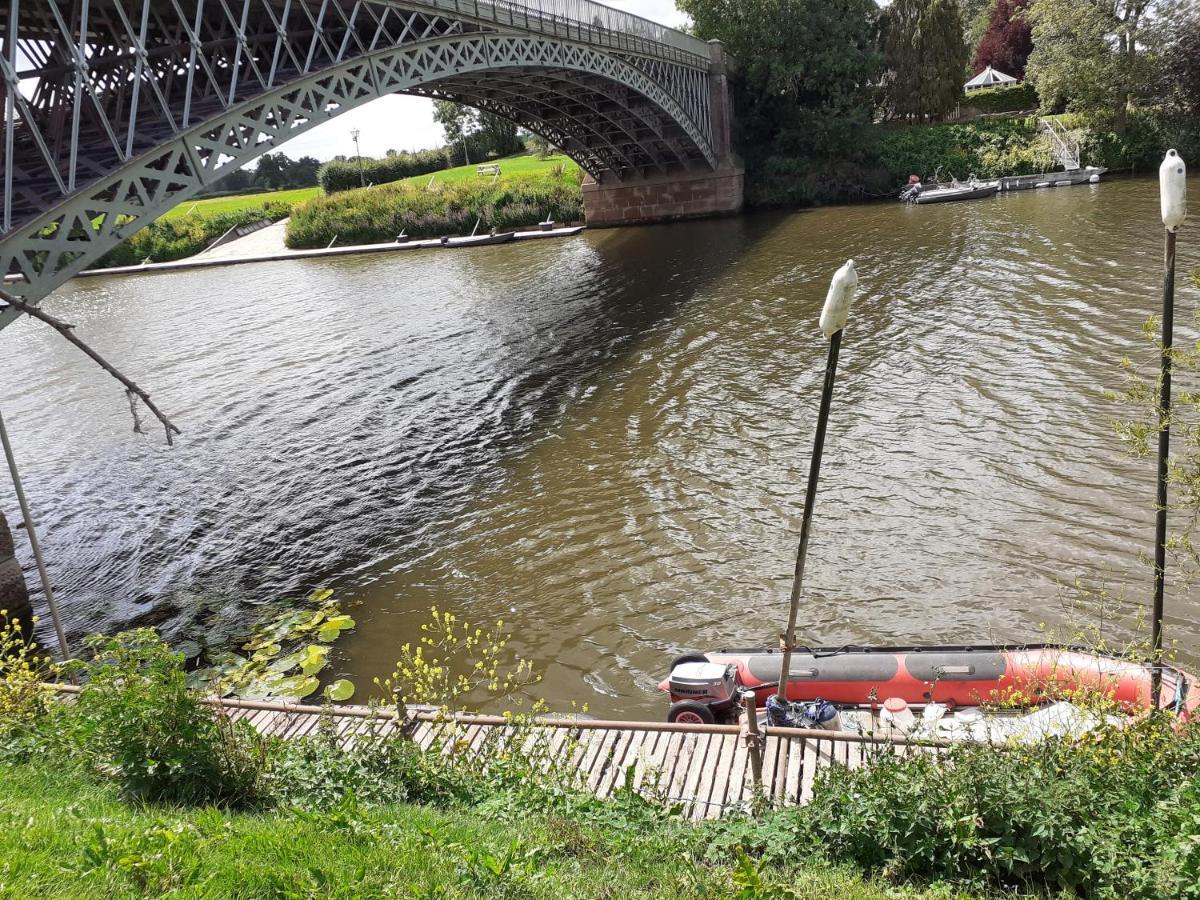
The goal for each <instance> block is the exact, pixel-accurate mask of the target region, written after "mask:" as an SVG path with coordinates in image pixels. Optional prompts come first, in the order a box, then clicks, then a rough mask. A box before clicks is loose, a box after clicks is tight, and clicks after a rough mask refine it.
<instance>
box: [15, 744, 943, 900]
mask: <svg viewBox="0 0 1200 900" xmlns="http://www.w3.org/2000/svg"><path fill="white" fill-rule="evenodd" d="M514 847H515V848H516V849H515V851H513V848H514ZM510 851H513V852H512V859H511V860H510V862H509V863H508V866H507V869H505V868H504V865H503V861H504V858H505V856H506V855H508V854H509V853H510ZM666 851H667V848H666V847H663V846H661V845H660V844H658V843H656V842H654V841H644V842H640V843H639V842H631V841H630V839H629V836H627V835H621V834H614V833H612V832H611V831H609V830H607V829H605V828H603V827H596V826H584V827H580V826H579V825H578V824H577V823H574V822H571V821H569V820H566V819H561V818H556V817H554V816H547V815H543V814H540V813H538V812H535V811H530V814H529V815H527V816H524V817H522V818H521V819H520V820H519V821H516V822H514V821H513V820H509V819H505V820H498V819H489V818H485V817H481V816H479V815H478V814H477V813H476V812H475V811H474V810H471V809H467V808H460V809H449V810H447V809H433V808H427V807H419V806H413V805H388V806H382V807H376V808H371V809H361V810H357V811H356V812H355V814H354V815H353V816H348V815H345V814H344V813H342V814H340V813H339V812H338V811H333V812H327V813H308V812H304V811H297V810H279V809H276V810H270V811H263V812H243V813H233V812H229V811H226V810H221V809H217V808H213V807H200V808H172V807H154V806H146V805H141V806H137V805H129V804H126V803H124V802H122V801H121V800H119V799H118V797H117V795H116V791H115V789H114V788H113V787H112V786H111V785H104V784H97V783H95V782H94V781H93V780H91V779H88V778H86V777H85V776H84V775H82V774H76V773H74V772H72V771H70V770H69V769H68V770H67V771H64V770H63V767H61V766H56V767H54V768H53V769H52V768H51V767H49V766H46V765H39V764H35V763H25V764H16V765H0V897H14V898H15V897H21V898H33V897H112V898H123V897H145V896H163V895H167V894H169V895H170V896H172V897H206V898H209V897H211V898H218V897H221V898H224V897H229V898H243V897H244V898H251V897H253V898H266V897H347V898H349V897H354V898H359V897H480V896H505V897H548V898H549V897H555V898H557V897H611V898H625V897H655V898H673V897H678V898H692V897H728V896H734V895H736V894H737V892H738V891H740V890H741V888H740V887H739V886H738V885H737V884H736V882H735V880H734V874H733V872H732V871H731V870H730V869H729V868H728V867H714V866H709V865H703V864H698V863H697V862H696V861H695V860H694V859H693V858H691V857H690V856H688V855H685V854H680V853H678V852H666ZM489 857H490V858H491V861H489ZM496 869H500V870H502V871H500V872H497V871H496ZM788 875H789V882H790V884H791V887H792V889H793V890H795V891H796V896H798V897H812V898H825V897H828V896H830V895H831V894H833V893H835V892H836V894H837V896H838V897H839V898H840V900H872V898H882V897H889V896H891V897H894V896H913V897H916V896H923V895H922V894H919V893H914V892H909V891H897V890H896V889H894V888H893V889H885V888H883V887H880V886H876V885H873V884H871V883H868V882H865V881H863V880H862V879H860V878H858V877H857V876H853V875H850V874H847V873H844V872H841V871H839V870H833V869H823V868H809V869H805V870H803V871H801V872H795V871H793V872H790V873H788ZM774 880H775V881H776V882H777V879H774ZM764 890H768V889H764ZM749 896H762V897H766V896H780V894H778V893H755V894H750V895H749ZM925 896H943V897H944V896H947V895H946V894H944V893H942V894H937V895H925Z"/></svg>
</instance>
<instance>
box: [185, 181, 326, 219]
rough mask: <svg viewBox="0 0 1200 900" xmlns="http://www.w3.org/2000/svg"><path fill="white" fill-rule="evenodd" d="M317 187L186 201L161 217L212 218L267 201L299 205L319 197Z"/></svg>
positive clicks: (251, 207) (250, 207) (319, 192)
mask: <svg viewBox="0 0 1200 900" xmlns="http://www.w3.org/2000/svg"><path fill="white" fill-rule="evenodd" d="M320 195H321V189H320V188H319V187H307V188H296V189H295V190H294V191H266V192H264V193H261V194H235V195H233V196H232V197H209V198H208V199H205V200H188V201H187V202H186V203H180V204H179V205H178V206H176V207H175V208H174V209H173V210H171V211H170V212H169V213H167V214H166V215H165V216H163V218H164V219H177V218H180V217H182V216H187V215H193V214H194V215H200V216H213V215H216V214H218V213H226V212H239V211H241V210H243V209H254V207H256V206H262V205H263V204H264V203H266V202H267V201H269V200H277V201H282V202H284V203H301V202H303V201H305V200H311V199H312V198H313V197H319V196H320Z"/></svg>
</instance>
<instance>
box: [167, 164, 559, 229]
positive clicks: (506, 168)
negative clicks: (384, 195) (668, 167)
mask: <svg viewBox="0 0 1200 900" xmlns="http://www.w3.org/2000/svg"><path fill="white" fill-rule="evenodd" d="M498 164H499V166H500V171H501V174H500V180H501V181H503V180H504V179H506V178H508V177H510V176H517V175H540V174H543V173H548V172H551V171H553V170H554V169H555V167H557V166H563V167H565V171H566V174H568V175H570V174H571V173H573V172H575V171H578V169H579V166H578V164H577V163H575V162H574V161H573V160H572V159H571V158H570V157H567V156H549V157H547V158H546V159H538V158H537V157H536V156H510V157H508V158H507V159H502V160H499V161H498ZM476 169H477V165H474V164H473V165H469V166H459V167H458V168H456V169H444V170H442V171H441V172H434V173H432V174H431V175H417V176H416V177H414V178H406V179H404V180H403V181H400V182H395V183H397V184H428V183H429V179H430V178H433V179H435V180H437V181H445V182H461V181H470V180H478V181H479V182H480V183H481V184H483V183H487V182H489V181H491V176H487V175H480V174H478V173H477V172H476ZM319 196H321V189H320V188H319V187H309V188H297V189H296V190H293V191H267V192H265V193H261V194H237V195H234V196H232V197H211V198H209V199H207V200H188V201H187V202H186V203H181V204H179V205H178V206H176V207H175V208H174V209H173V210H171V211H170V212H169V213H167V214H166V215H165V216H163V218H164V219H176V218H180V217H182V216H188V215H200V216H211V215H216V214H217V213H225V212H237V211H240V210H243V209H254V208H255V207H258V206H262V205H263V204H264V203H266V202H267V201H282V202H284V203H303V202H304V201H305V200H311V199H312V198H313V197H319Z"/></svg>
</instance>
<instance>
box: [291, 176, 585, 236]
mask: <svg viewBox="0 0 1200 900" xmlns="http://www.w3.org/2000/svg"><path fill="white" fill-rule="evenodd" d="M547 217H549V218H551V219H554V220H555V221H558V222H576V221H580V220H582V219H583V195H582V193H581V192H580V189H579V182H578V180H577V178H573V177H571V176H564V175H563V174H562V173H561V172H557V173H555V174H553V175H549V176H546V175H537V176H523V177H514V178H509V179H505V180H503V181H500V182H498V183H496V184H490V183H488V184H481V183H478V182H473V181H463V182H454V183H437V184H435V185H433V186H432V187H429V188H427V187H426V186H425V185H414V184H393V185H384V186H382V187H376V188H371V189H369V190H357V191H346V192H343V193H341V194H335V195H333V196H329V197H318V198H316V199H315V200H312V201H310V202H308V203H306V204H304V205H302V206H299V207H297V208H296V209H295V211H294V212H293V214H292V218H291V219H290V220H289V222H288V228H287V245H288V246H289V247H291V248H292V249H297V250H298V249H305V248H313V247H325V246H328V245H329V243H330V241H332V240H333V239H334V238H336V239H337V241H338V243H339V244H343V245H345V244H373V243H381V242H383V241H391V240H394V239H395V237H396V235H398V234H399V233H400V232H405V233H407V234H408V236H409V237H411V238H431V237H440V236H442V235H461V234H470V233H471V230H472V229H473V228H474V227H475V223H476V221H477V220H478V221H479V230H480V231H488V230H490V229H492V228H498V229H500V230H505V229H512V228H521V227H525V226H530V225H536V224H537V223H538V222H540V221H542V220H544V219H546V218H547Z"/></svg>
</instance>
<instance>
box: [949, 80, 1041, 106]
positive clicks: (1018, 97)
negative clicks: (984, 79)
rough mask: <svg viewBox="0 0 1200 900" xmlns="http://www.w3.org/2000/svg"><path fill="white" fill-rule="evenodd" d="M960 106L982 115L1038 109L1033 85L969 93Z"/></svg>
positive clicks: (1036, 95) (987, 89) (1026, 84)
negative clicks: (977, 111) (974, 110)
mask: <svg viewBox="0 0 1200 900" xmlns="http://www.w3.org/2000/svg"><path fill="white" fill-rule="evenodd" d="M962 105H963V106H964V107H971V108H973V109H977V110H979V111H980V112H984V113H1004V112H1018V111H1019V110H1024V109H1029V110H1033V109H1037V107H1038V94H1037V91H1036V90H1035V89H1034V87H1033V85H1032V84H1028V83H1025V84H1021V85H1018V86H1017V87H1009V88H986V89H984V90H982V91H971V93H969V94H967V95H966V97H965V98H964V99H963V101H962Z"/></svg>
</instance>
